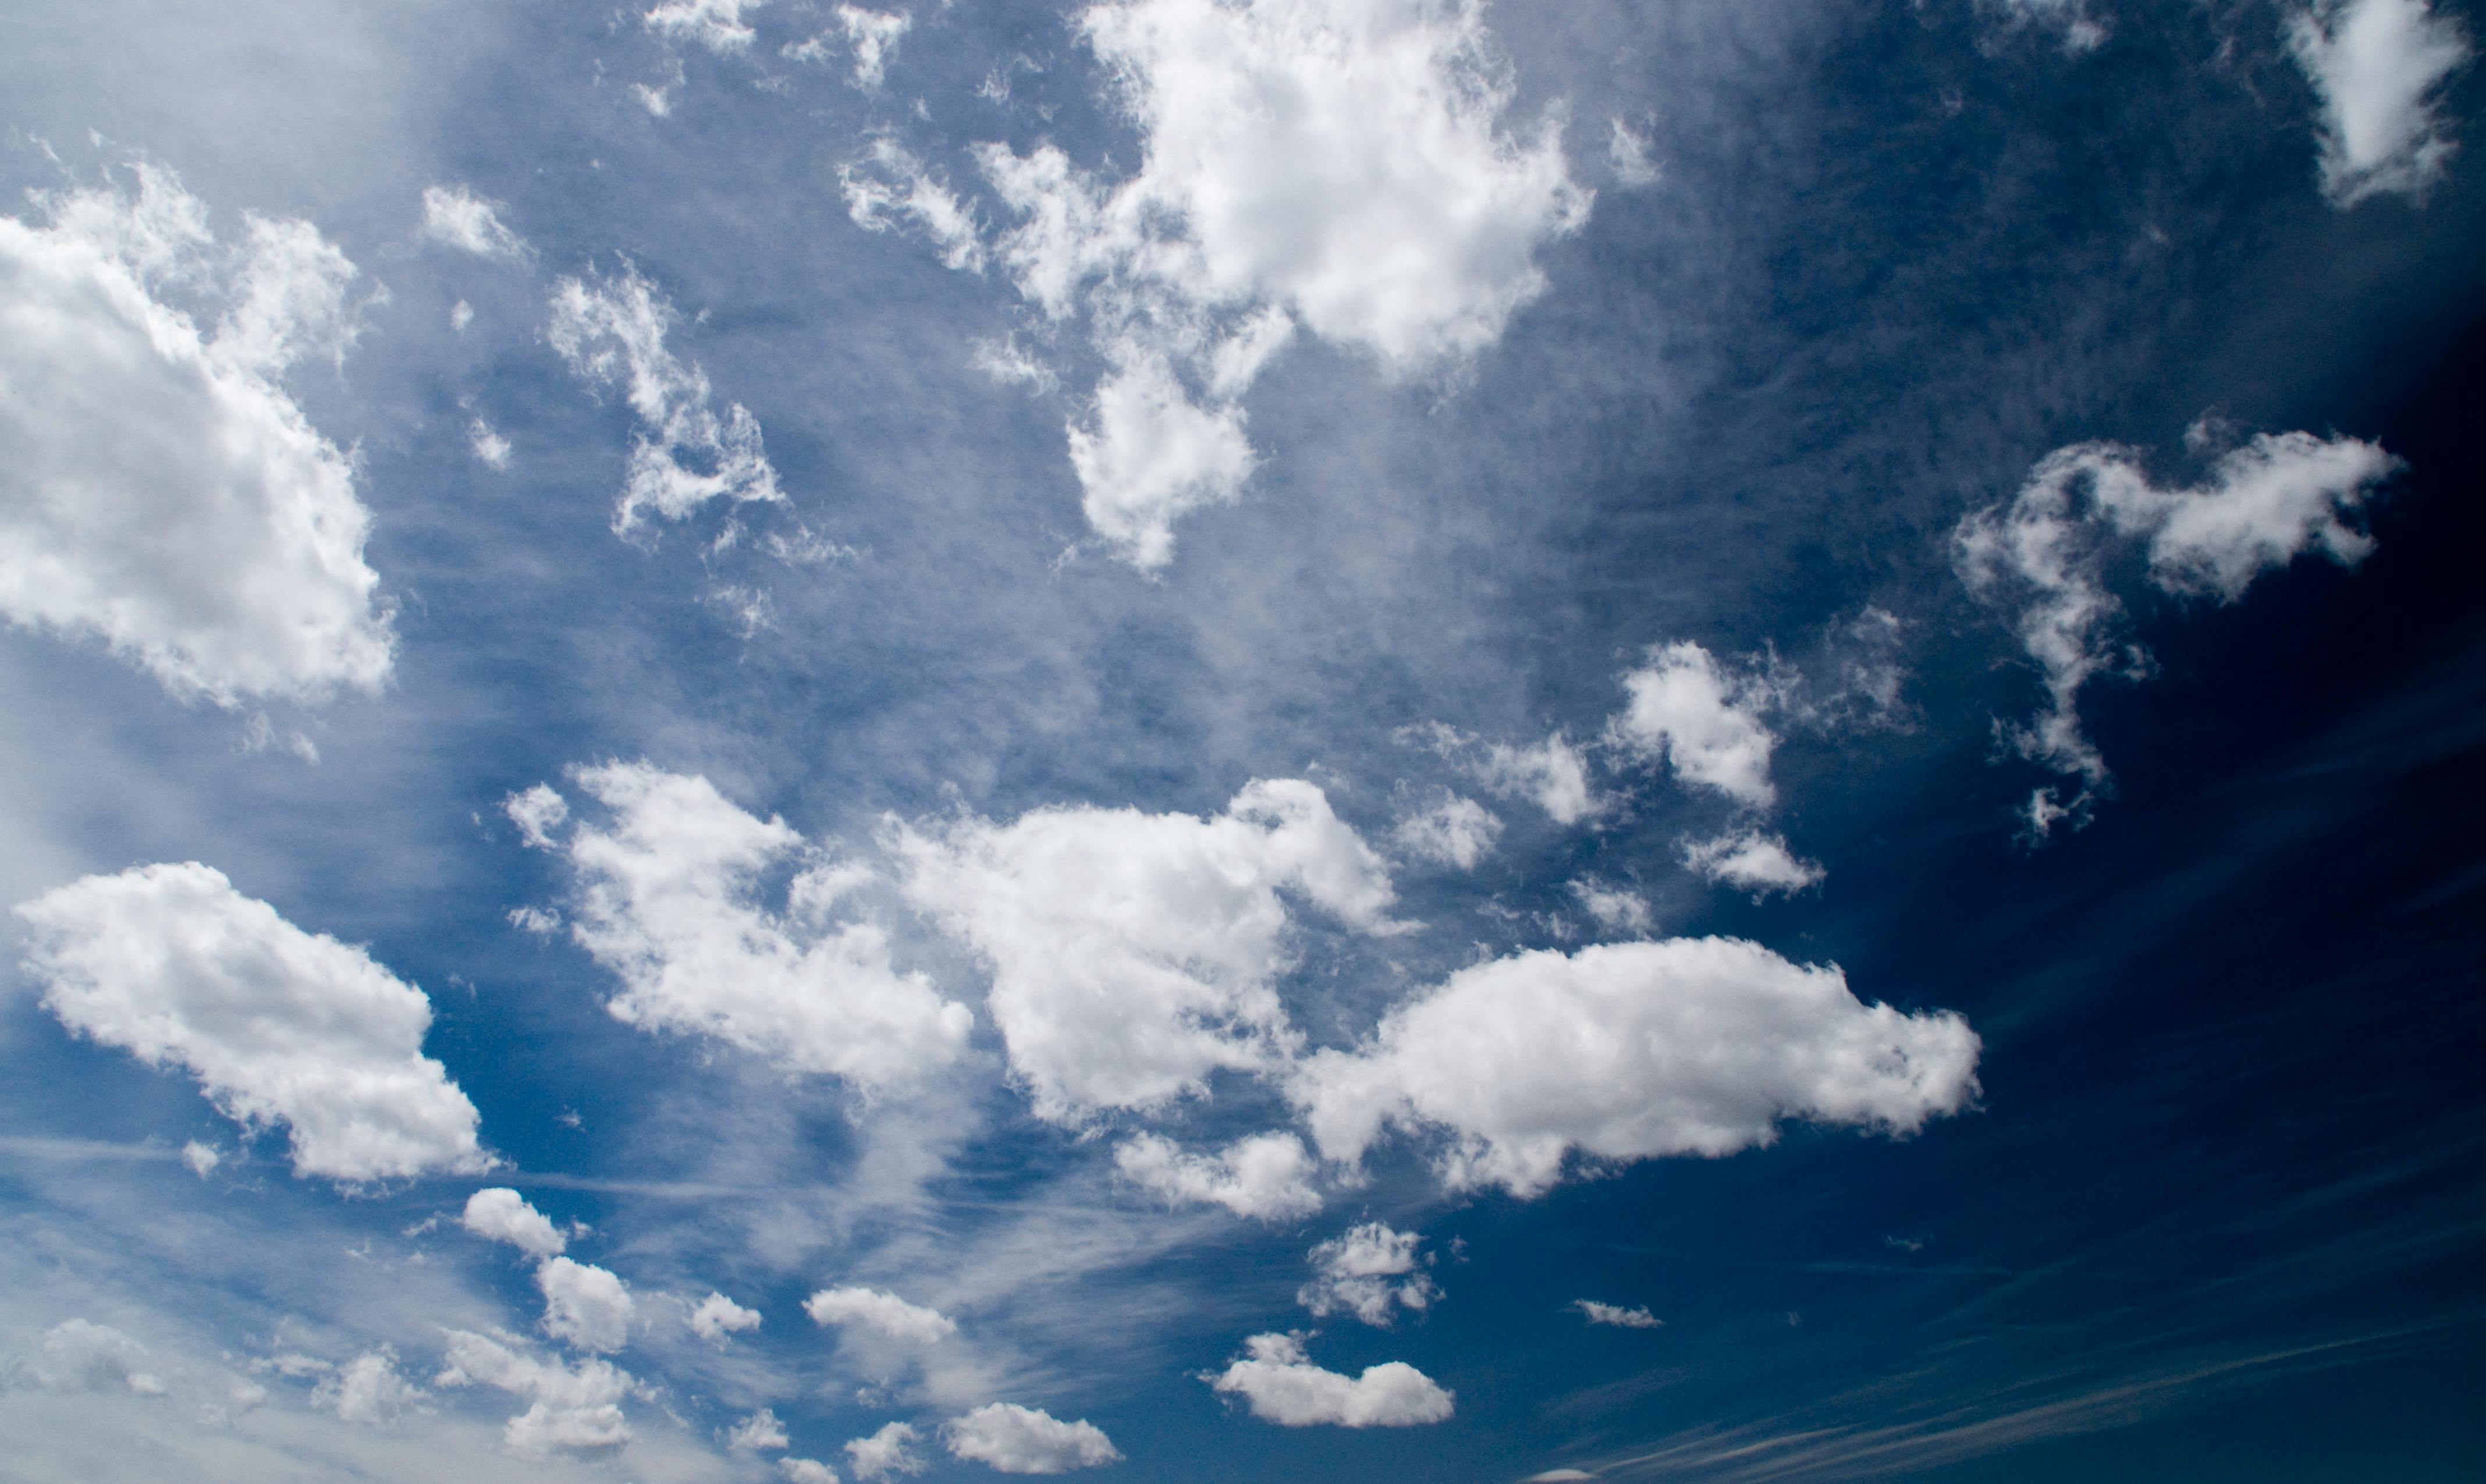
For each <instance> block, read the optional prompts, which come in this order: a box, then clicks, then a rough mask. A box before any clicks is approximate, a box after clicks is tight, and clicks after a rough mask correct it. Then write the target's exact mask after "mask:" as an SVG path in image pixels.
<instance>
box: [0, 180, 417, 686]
mask: <svg viewBox="0 0 2486 1484" xmlns="http://www.w3.org/2000/svg"><path fill="white" fill-rule="evenodd" d="M130 173H131V175H132V176H133V177H134V178H135V179H136V183H137V188H136V190H135V192H134V193H126V194H124V193H123V192H121V191H119V190H115V189H97V190H87V191H71V192H63V193H56V194H52V195H48V196H44V197H41V198H39V204H40V205H41V206H43V207H44V208H45V211H46V214H47V215H48V217H49V222H48V225H44V226H29V225H27V224H26V223H25V222H23V221H20V220H18V219H16V218H14V217H0V386H5V388H6V394H5V395H0V444H5V446H6V448H7V449H8V451H9V456H8V457H7V458H5V459H0V615H5V616H6V617H7V618H9V619H10V621H12V622H14V623H19V624H25V625H28V626H33V627H41V628H44V629H49V630H52V631H54V632H57V633H61V634H64V635H71V636H77V637H81V638H92V639H97V640H100V641H102V642H103V643H104V644H105V645H107V646H110V647H111V648H112V650H113V651H114V652H116V653H118V654H121V655H123V656H124V657H126V658H127V659H129V660H131V661H133V662H135V663H137V664H140V665H143V666H144V667H146V669H147V670H148V671H149V672H150V673H152V674H153V675H154V676H155V677H156V678H157V679H158V680H160V681H162V682H163V684H164V686H165V688H166V689H168V690H170V691H172V692H173V693H174V694H176V695H178V696H182V697H185V698H190V697H197V698H205V699H207V700H209V701H215V702H216V703H218V704H220V705H227V706H233V705H239V704H241V703H242V702H244V701H249V700H254V699H258V698H267V697H281V698H287V699H292V700H301V701H316V700H319V699H321V698H324V697H327V696H330V695H332V694H334V693H336V692H338V691H341V690H354V691H376V690H378V689H379V688H380V687H381V685H383V684H384V683H385V682H386V681H387V679H388V678H389V674H390V670H391V666H392V664H393V662H394V646H395V640H394V637H393V636H392V634H391V632H390V621H389V614H388V611H387V608H386V606H385V605H384V604H383V603H382V602H381V601H380V599H379V596H378V591H379V575H378V574H377V573H376V572H374V571H373V570H372V568H371V567H370V566H369V565H368V564H367V563H365V562H364V560H363V550H364V545H365V542H366V540H367V538H368V537H369V536H370V532H371V524H372V515H371V511H370V510H369V509H368V508H365V507H364V505H363V503H362V501H361V499H360V498H359V497H358V496H357V495H356V493H355V490H354V470H353V463H352V460H351V459H349V458H348V457H347V456H346V455H345V453H342V452H340V451H339V450H338V448H337V447H336V445H335V444H333V443H331V442H329V441H328V440H327V439H326V438H324V437H322V436H321V435H320V433H319V432H318V429H317V428H315V427H313V426H311V422H310V419H309V418H308V417H307V416H306V415H305V414H304V412H303V410H302V408H301V406H300V404H299V403H297V402H296V401H295V400H294V399H293V398H292V396H291V395H290V393H289V392H288V391H287V389H286V386H285V382H284V377H285V373H286V372H287V371H289V370H290V369H291V368H292V367H294V366H295V365H296V364H297V363H300V362H303V361H305V360H309V359H315V358H327V359H331V360H333V359H336V358H339V357H342V356H343V354H344V352H345V347H346V346H347V345H348V344H351V342H352V340H353V338H354V335H355V331H356V325H357V304H356V301H355V300H354V299H353V298H352V297H351V286H352V285H353V282H354V280H355V278H356V276H357V275H356V270H355V268H354V265H353V264H352V263H350V262H348V261H346V260H345V255H344V254H343V253H342V252H340V251H338V249H337V248H336V247H335V245H333V244H332V243H330V242H328V241H327V240H326V239H324V238H323V237H321V236H320V235H319V233H318V229H317V228H315V227H313V226H312V225H311V224H310V223H309V222H305V221H298V220H272V219H268V218H264V217H259V216H246V217H244V219H243V226H244V240H243V242H242V243H241V244H240V245H239V246H238V247H234V248H228V247H225V246H222V245H220V244H219V243H218V241H217V239H216V238H215V236H214V235H213V234H211V233H210V232H209V230H208V227H207V204H206V203H204V202H202V201H200V200H199V199H198V198H197V197H195V196H192V195H190V194H189V193H188V192H186V191H184V190H183V189H182V188H181V185H180V180H179V179H176V178H175V177H174V175H173V174H172V173H171V172H170V171H168V170H165V169H163V168H161V167H159V166H154V165H149V164H143V163H142V164H139V165H136V166H133V167H131V172H130ZM173 289H180V290H183V292H181V293H180V299H181V300H182V301H184V302H195V300H196V298H197V296H198V295H199V291H200V290H201V289H205V290H206V297H207V298H208V299H209V300H211V301H213V302H218V303H221V304H222V305H223V306H224V311H223V314H222V315H221V316H220V317H219V318H218V319H217V320H216V321H215V323H214V325H213V326H212V327H210V328H207V329H204V330H203V329H202V328H201V327H200V325H199V324H198V322H197V321H196V320H195V319H193V318H192V316H191V315H190V314H189V313H187V312H186V311H184V310H183V309H180V308H176V307H175V306H174V304H173V303H171V302H168V301H167V299H168V297H169V296H170V291H171V290H173Z"/></svg>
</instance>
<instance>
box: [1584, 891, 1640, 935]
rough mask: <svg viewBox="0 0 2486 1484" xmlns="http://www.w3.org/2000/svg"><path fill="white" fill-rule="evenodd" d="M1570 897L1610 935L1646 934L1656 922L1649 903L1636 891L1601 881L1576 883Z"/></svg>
mask: <svg viewBox="0 0 2486 1484" xmlns="http://www.w3.org/2000/svg"><path fill="white" fill-rule="evenodd" d="M1571 894H1572V895H1573V896H1576V897H1578V898H1579V899H1580V906H1581V907H1582V909H1584V910H1585V911H1586V912H1587V913H1588V916H1590V917H1592V918H1594V919H1596V920H1597V925H1598V926H1600V927H1602V928H1604V929H1605V930H1606V931H1608V932H1610V933H1646V932H1647V931H1648V930H1649V928H1650V927H1651V926H1652V925H1653V924H1654V923H1655V921H1656V919H1655V918H1654V917H1653V916H1651V914H1650V912H1649V910H1648V901H1647V899H1646V898H1644V897H1643V896H1641V895H1640V893H1636V892H1626V891H1624V890H1623V889H1622V888H1620V887H1610V886H1607V885H1605V884H1604V883H1603V882H1598V881H1587V880H1583V881H1574V882H1572V883H1571Z"/></svg>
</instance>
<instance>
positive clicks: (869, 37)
mask: <svg viewBox="0 0 2486 1484" xmlns="http://www.w3.org/2000/svg"><path fill="white" fill-rule="evenodd" d="M837 15H838V24H837V30H836V32H835V33H834V34H837V35H842V36H843V37H844V39H845V45H846V49H847V50H849V51H851V52H853V53H854V84H855V86H856V87H858V88H864V89H871V88H877V87H879V86H880V83H881V79H882V77H884V76H885V75H887V72H888V69H889V59H890V58H891V57H892V56H894V55H896V54H897V51H898V39H899V38H900V37H902V36H904V35H906V33H907V31H908V30H909V29H910V28H912V27H913V26H914V24H915V17H913V16H912V15H909V14H907V13H906V12H904V11H898V12H895V13H892V12H887V11H867V10H865V9H864V8H863V7H861V6H858V5H841V6H839V7H838V11H837ZM832 34H833V33H831V32H827V31H823V32H821V33H820V34H819V35H817V36H815V37H813V38H812V39H811V40H810V41H798V42H795V43H794V44H792V45H789V46H787V47H786V48H785V50H784V55H785V56H786V57H787V58H789V59H791V60H793V61H796V62H825V61H827V60H828V58H829V52H830V45H829V38H830V36H831V35H832ZM953 266H955V264H953Z"/></svg>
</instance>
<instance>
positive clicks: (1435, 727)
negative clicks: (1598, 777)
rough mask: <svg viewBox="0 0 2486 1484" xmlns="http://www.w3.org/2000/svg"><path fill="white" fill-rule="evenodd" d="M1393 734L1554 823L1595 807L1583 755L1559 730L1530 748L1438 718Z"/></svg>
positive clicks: (1576, 818) (1574, 821)
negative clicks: (1486, 739)
mask: <svg viewBox="0 0 2486 1484" xmlns="http://www.w3.org/2000/svg"><path fill="white" fill-rule="evenodd" d="M1396 736H1397V740H1398V741H1399V742H1401V743H1403V744H1406V745H1409V746H1414V747H1422V748H1423V749H1424V750H1426V751H1427V752H1430V753H1433V754H1436V755H1437V756H1441V757H1442V758H1444V759H1445V760H1447V761H1449V762H1450V763H1451V764H1453V765H1454V766H1456V767H1458V768H1459V769H1460V770H1461V771H1463V772H1465V773H1466V774H1467V775H1468V776H1469V777H1471V778H1473V779H1475V780H1476V781H1477V782H1478V783H1480V784H1482V785H1483V786H1484V788H1485V790H1486V791H1487V792H1489V793H1491V794H1493V795H1494V796H1495V797H1496V798H1503V799H1526V800H1528V801H1529V802H1530V803H1532V804H1534V805H1535V806H1536V807H1537V808H1539V809H1541V810H1543V811H1545V812H1546V814H1547V816H1548V817H1550V818H1551V819H1553V821H1554V822H1555V823H1556V824H1566V825H1567V824H1577V823H1579V822H1580V821H1581V820H1582V819H1585V818H1587V817H1588V815H1590V814H1593V813H1595V812H1597V811H1598V809H1599V801H1598V800H1597V798H1596V797H1595V795H1594V794H1592V793H1591V792H1590V791H1589V788H1588V758H1587V757H1586V756H1583V755H1582V754H1581V752H1580V750H1579V748H1577V747H1575V746H1573V745H1572V743H1571V741H1570V739H1569V738H1567V737H1565V736H1563V735H1562V734H1561V733H1560V732H1556V733H1555V734H1554V735H1552V736H1550V737H1547V738H1546V739H1545V740H1544V741H1542V742H1539V743H1535V744H1534V745H1533V746H1529V747H1512V746H1510V745H1508V744H1507V743H1502V742H1495V743H1491V744H1479V742H1478V739H1477V738H1475V737H1473V736H1470V735H1469V734H1468V733H1466V732H1463V731H1461V730H1459V729H1458V728H1455V727H1450V726H1445V725H1444V724H1442V723H1440V722H1432V723H1428V724H1426V725H1424V726H1422V727H1409V728H1403V729H1401V730H1400V731H1399V732H1397V733H1396Z"/></svg>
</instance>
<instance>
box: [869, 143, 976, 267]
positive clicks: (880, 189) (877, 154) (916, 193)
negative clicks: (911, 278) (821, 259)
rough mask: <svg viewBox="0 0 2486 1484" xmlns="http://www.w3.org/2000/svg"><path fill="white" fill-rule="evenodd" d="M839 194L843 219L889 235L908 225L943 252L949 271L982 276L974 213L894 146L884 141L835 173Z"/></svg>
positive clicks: (936, 177)
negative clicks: (843, 200)
mask: <svg viewBox="0 0 2486 1484" xmlns="http://www.w3.org/2000/svg"><path fill="white" fill-rule="evenodd" d="M838 189H839V191H840V193H841V194H842V195H843V196H844V197H845V202H846V215H848V216H850V217H852V218H853V219H854V224H855V225H856V226H858V227H861V228H863V229H864V230H865V231H867V232H887V231H890V230H891V229H892V228H894V227H897V226H898V225H899V224H900V223H907V222H911V223H913V224H914V226H915V227H916V228H917V229H918V230H919V231H921V232H922V233H923V234H925V236H927V237H929V238H931V239H932V242H933V243H934V245H936V246H937V247H939V248H940V249H941V261H943V262H945V263H947V264H949V265H950V266H951V267H953V268H964V269H968V270H970V271H975V272H981V271H982V270H983V266H984V243H983V237H982V234H981V229H980V228H979V227H978V226H977V224H976V214H975V208H974V207H972V206H968V205H967V204H965V203H964V202H962V201H960V200H959V199H958V198H957V196H956V195H955V194H953V192H952V191H951V189H950V186H949V182H948V181H946V180H944V179H942V178H941V176H940V175H939V173H938V172H936V171H934V170H932V169H930V168H929V167H927V166H926V165H925V163H924V162H923V161H922V160H919V159H917V158H916V157H915V156H914V154H913V153H912V152H910V151H908V150H907V149H906V148H905V147H904V146H902V145H900V144H898V141H896V140H894V139H891V138H888V137H887V136H883V137H881V138H878V139H875V140H873V141H872V142H871V147H870V149H868V150H866V151H864V152H863V153H862V154H861V155H859V156H857V157H856V158H854V159H851V160H848V161H846V162H845V163H844V164H842V165H840V166H839V167H838Z"/></svg>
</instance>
